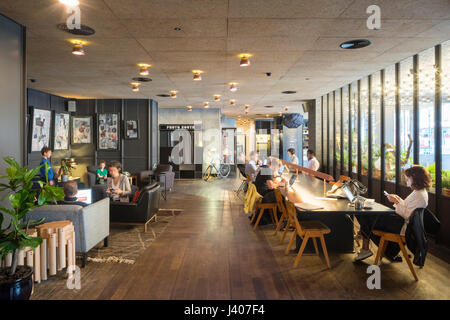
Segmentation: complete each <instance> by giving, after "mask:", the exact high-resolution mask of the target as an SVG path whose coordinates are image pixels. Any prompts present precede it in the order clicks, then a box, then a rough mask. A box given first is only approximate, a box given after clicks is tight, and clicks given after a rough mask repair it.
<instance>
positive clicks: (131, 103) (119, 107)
mask: <svg viewBox="0 0 450 320" xmlns="http://www.w3.org/2000/svg"><path fill="white" fill-rule="evenodd" d="M68 100H69V99H66V98H62V97H58V96H55V95H51V94H48V93H45V92H41V91H37V90H33V89H28V106H29V113H30V114H31V107H35V108H38V109H46V110H52V111H54V112H67V101H68ZM76 107H77V111H76V112H74V113H71V116H75V115H76V116H92V119H93V127H92V130H93V143H91V144H82V145H70V146H69V150H67V151H55V152H53V157H52V164H53V166H54V167H57V166H58V165H59V164H60V162H61V159H62V158H66V157H73V158H75V159H76V162H77V164H78V167H77V169H76V170H75V171H74V175H75V176H80V177H81V178H82V181H86V167H87V166H88V165H97V164H98V161H99V160H106V161H107V162H109V161H111V160H118V161H120V162H121V163H122V166H123V170H125V171H129V172H131V173H136V172H139V171H142V170H147V169H149V168H151V166H152V165H153V163H157V162H158V150H159V146H158V142H159V139H158V102H157V101H154V100H151V99H83V100H76ZM99 113H118V114H119V119H120V120H121V125H120V138H121V142H120V148H119V150H97V114H99ZM53 118H54V116H53ZM123 120H138V121H139V139H135V140H126V139H124V132H123V129H124V126H123ZM51 133H52V134H51V141H52V139H53V127H52V128H51ZM52 143H53V141H52V142H51V145H50V147H52ZM28 148H29V143H28ZM27 160H28V165H29V166H30V167H31V166H38V165H39V162H40V160H41V154H40V153H39V152H29V149H28V157H27Z"/></svg>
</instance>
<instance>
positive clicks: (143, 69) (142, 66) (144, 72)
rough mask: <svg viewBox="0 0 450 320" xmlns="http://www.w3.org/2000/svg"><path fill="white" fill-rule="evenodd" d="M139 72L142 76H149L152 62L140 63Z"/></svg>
mask: <svg viewBox="0 0 450 320" xmlns="http://www.w3.org/2000/svg"><path fill="white" fill-rule="evenodd" d="M138 66H139V68H140V69H139V74H140V75H141V76H148V75H149V71H148V68H150V67H151V66H152V65H151V64H147V63H139V64H138Z"/></svg>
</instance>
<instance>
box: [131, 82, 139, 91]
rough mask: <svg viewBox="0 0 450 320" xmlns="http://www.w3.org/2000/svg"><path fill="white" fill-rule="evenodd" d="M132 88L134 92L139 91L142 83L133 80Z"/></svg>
mask: <svg viewBox="0 0 450 320" xmlns="http://www.w3.org/2000/svg"><path fill="white" fill-rule="evenodd" d="M130 84H131V86H132V87H131V90H132V91H133V92H138V91H139V86H140V85H141V84H140V83H139V82H131V83H130Z"/></svg>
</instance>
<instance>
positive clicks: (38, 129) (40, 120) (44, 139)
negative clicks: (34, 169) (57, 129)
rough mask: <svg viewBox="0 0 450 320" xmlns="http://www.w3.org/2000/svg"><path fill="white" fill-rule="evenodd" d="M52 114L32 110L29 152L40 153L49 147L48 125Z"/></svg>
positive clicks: (48, 111) (47, 111) (46, 111)
mask: <svg viewBox="0 0 450 320" xmlns="http://www.w3.org/2000/svg"><path fill="white" fill-rule="evenodd" d="M51 121H52V112H51V111H50V110H41V109H33V118H32V128H31V133H32V136H31V151H32V152H33V151H41V149H42V148H43V147H48V146H49V145H50V123H51Z"/></svg>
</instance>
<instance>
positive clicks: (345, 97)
mask: <svg viewBox="0 0 450 320" xmlns="http://www.w3.org/2000/svg"><path fill="white" fill-rule="evenodd" d="M348 107H349V105H348V86H344V88H343V93H342V112H343V113H344V118H343V119H344V120H343V121H344V123H343V125H344V126H343V132H344V173H346V174H348V152H349V149H348V143H349V135H348V129H349V127H348V126H349V122H348V121H349V119H348Z"/></svg>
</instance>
